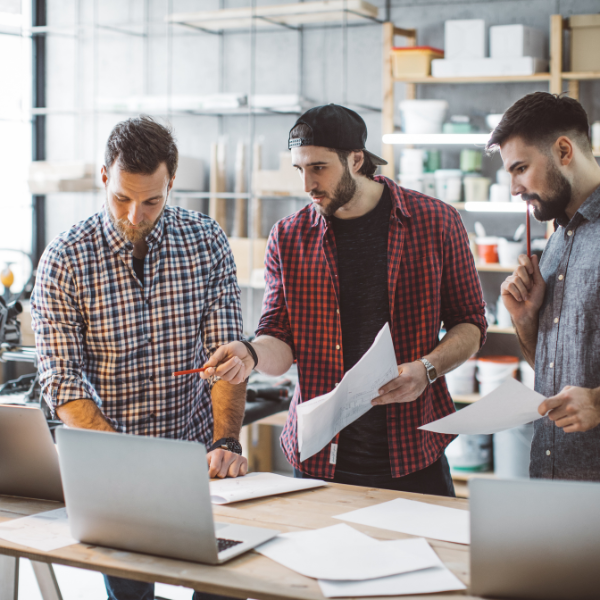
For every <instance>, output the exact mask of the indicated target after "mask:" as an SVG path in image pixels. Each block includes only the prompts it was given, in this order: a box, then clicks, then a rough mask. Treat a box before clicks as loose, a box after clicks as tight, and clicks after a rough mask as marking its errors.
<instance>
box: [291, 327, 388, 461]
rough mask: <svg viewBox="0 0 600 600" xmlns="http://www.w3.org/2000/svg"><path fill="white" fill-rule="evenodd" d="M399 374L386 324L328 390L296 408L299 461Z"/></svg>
mask: <svg viewBox="0 0 600 600" xmlns="http://www.w3.org/2000/svg"><path fill="white" fill-rule="evenodd" d="M396 377H398V366H397V364H396V353H395V351H394V343H393V342H392V336H391V333H390V327H389V325H388V324H387V323H386V324H385V325H384V326H383V328H382V329H381V331H380V332H379V333H378V334H377V337H376V338H375V341H374V342H373V345H372V346H371V347H370V348H369V349H368V350H367V352H366V353H365V354H364V356H363V357H362V358H361V359H360V360H359V361H358V362H357V363H356V364H355V365H354V367H352V368H351V369H350V370H349V371H348V372H347V373H346V374H345V375H344V377H343V379H342V381H341V382H340V383H339V385H338V386H336V388H335V389H333V390H332V391H331V392H328V393H327V394H324V395H323V396H317V397H316V398H313V399H312V400H308V401H307V402H303V403H302V404H299V405H298V407H297V409H296V410H297V414H298V447H299V449H300V460H301V461H304V460H306V459H307V458H310V457H311V456H313V455H314V454H316V453H317V452H319V450H322V449H323V448H324V447H325V446H326V445H327V444H329V442H331V440H332V439H333V438H334V437H335V436H336V434H337V433H338V432H340V431H341V430H342V429H343V428H344V427H346V426H347V425H350V423H352V422H354V421H356V419H358V418H359V417H361V416H362V415H364V414H365V413H366V412H367V411H368V410H369V409H370V408H371V400H373V398H375V397H377V396H378V395H379V393H378V390H379V388H380V387H381V386H382V385H385V384H386V383H388V382H389V381H391V380H392V379H395V378H396Z"/></svg>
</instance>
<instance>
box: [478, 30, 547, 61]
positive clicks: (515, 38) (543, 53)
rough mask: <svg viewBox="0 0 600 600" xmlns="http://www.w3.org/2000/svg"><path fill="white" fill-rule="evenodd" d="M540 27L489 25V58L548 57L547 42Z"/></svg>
mask: <svg viewBox="0 0 600 600" xmlns="http://www.w3.org/2000/svg"><path fill="white" fill-rule="evenodd" d="M545 37H546V36H545V35H544V32H543V31H542V30H541V29H533V28H532V27H526V26H525V25H495V26H494V27H490V58H520V57H522V56H532V57H533V58H544V59H545V58H548V43H547V42H546V39H545Z"/></svg>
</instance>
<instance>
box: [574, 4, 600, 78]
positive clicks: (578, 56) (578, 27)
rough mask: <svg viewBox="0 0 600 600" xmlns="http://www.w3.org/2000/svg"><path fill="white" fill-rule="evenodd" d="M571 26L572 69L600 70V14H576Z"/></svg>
mask: <svg viewBox="0 0 600 600" xmlns="http://www.w3.org/2000/svg"><path fill="white" fill-rule="evenodd" d="M569 24H570V26H571V71H579V72H581V71H600V15H575V16H573V17H571V18H570V19H569Z"/></svg>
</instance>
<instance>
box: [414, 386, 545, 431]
mask: <svg viewBox="0 0 600 600" xmlns="http://www.w3.org/2000/svg"><path fill="white" fill-rule="evenodd" d="M544 400H545V398H544V396H542V395H541V394H538V393H537V392H534V391H533V390H532V389H530V388H528V387H527V386H524V385H523V384H522V383H521V382H519V381H517V380H516V379H512V378H511V379H508V380H506V381H505V382H504V383H503V384H501V385H500V386H499V387H497V388H496V389H495V390H494V391H492V392H490V393H489V394H488V395H487V396H484V397H483V398H480V399H479V400H477V402H474V403H473V404H471V405H469V406H467V407H465V408H461V409H460V410H459V411H457V412H455V413H452V414H451V415H448V416H447V417H444V418H443V419H439V420H437V421H433V423H428V424H427V425H422V426H421V427H419V429H425V430H427V431H435V432H437V433H451V434H452V433H466V434H470V435H477V434H490V433H498V432H499V431H504V430H505V429H512V428H513V427H518V426H519V425H525V423H531V421H536V420H537V419H541V418H542V417H541V415H540V413H538V407H539V405H540V404H541V403H542V402H543V401H544Z"/></svg>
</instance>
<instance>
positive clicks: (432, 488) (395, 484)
mask: <svg viewBox="0 0 600 600" xmlns="http://www.w3.org/2000/svg"><path fill="white" fill-rule="evenodd" d="M294 477H301V478H310V475H306V474H305V473H303V472H302V471H299V470H298V469H294ZM333 481H334V482H335V483H345V484H348V485H362V486H365V487H374V488H382V489H384V490H395V491H396V492H415V493H417V494H433V495H435V496H451V497H454V496H456V494H455V493H454V484H453V483H452V477H451V476H450V467H449V466H448V461H447V460H446V455H445V454H442V456H441V457H440V458H438V460H436V461H435V462H434V463H432V464H431V465H429V466H428V467H425V468H424V469H422V470H421V471H415V472H414V473H409V474H408V475H405V476H404V477H392V476H391V475H360V474H358V473H345V472H344V471H338V470H336V472H335V475H334V477H333Z"/></svg>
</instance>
